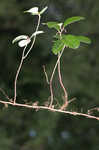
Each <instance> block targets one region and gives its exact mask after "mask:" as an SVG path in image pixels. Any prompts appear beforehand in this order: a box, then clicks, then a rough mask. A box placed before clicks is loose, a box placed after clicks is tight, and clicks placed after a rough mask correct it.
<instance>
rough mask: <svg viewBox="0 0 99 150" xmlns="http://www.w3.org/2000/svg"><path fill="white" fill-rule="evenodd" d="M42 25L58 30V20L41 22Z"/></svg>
mask: <svg viewBox="0 0 99 150" xmlns="http://www.w3.org/2000/svg"><path fill="white" fill-rule="evenodd" d="M43 24H44V25H47V26H48V27H49V28H54V29H56V30H60V23H58V22H47V23H43Z"/></svg>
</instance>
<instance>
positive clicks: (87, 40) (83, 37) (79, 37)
mask: <svg viewBox="0 0 99 150" xmlns="http://www.w3.org/2000/svg"><path fill="white" fill-rule="evenodd" d="M77 38H78V40H79V41H80V42H83V43H86V44H90V43H91V40H90V39H89V38H88V37H86V36H77Z"/></svg>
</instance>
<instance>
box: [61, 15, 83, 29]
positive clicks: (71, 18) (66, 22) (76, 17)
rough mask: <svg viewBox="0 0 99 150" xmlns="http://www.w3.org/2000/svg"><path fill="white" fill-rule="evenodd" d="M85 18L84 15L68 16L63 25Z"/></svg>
mask: <svg viewBox="0 0 99 150" xmlns="http://www.w3.org/2000/svg"><path fill="white" fill-rule="evenodd" d="M84 19H85V18H84V17H81V16H75V17H70V18H67V19H66V20H65V22H64V25H63V26H64V27H66V26H67V25H69V24H71V23H74V22H77V21H80V20H84Z"/></svg>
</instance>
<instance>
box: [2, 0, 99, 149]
mask: <svg viewBox="0 0 99 150" xmlns="http://www.w3.org/2000/svg"><path fill="white" fill-rule="evenodd" d="M34 6H37V7H39V8H40V9H42V8H44V7H45V6H48V10H47V11H46V13H45V14H43V16H42V22H47V21H59V22H62V21H64V19H66V18H68V17H71V16H78V15H80V16H84V17H85V18H86V20H84V21H81V22H79V23H75V24H73V25H70V26H69V27H68V28H67V31H69V32H70V33H73V34H78V35H79V34H81V35H85V36H88V37H90V38H91V40H92V44H91V45H81V46H80V48H79V49H77V50H72V49H66V50H65V52H64V54H63V57H62V60H61V71H62V76H63V80H64V84H65V87H66V88H67V91H68V94H69V98H73V97H76V100H75V101H74V102H72V103H71V104H70V106H69V108H68V110H73V111H79V112H80V111H82V112H86V111H87V110H88V109H91V108H93V107H96V106H97V107H98V106H99V41H98V40H99V31H98V30H99V1H98V0H0V88H2V89H4V91H6V93H7V94H8V95H9V97H13V91H14V89H13V88H14V85H13V84H14V77H15V74H16V70H17V67H18V65H19V62H20V59H21V54H22V50H21V48H19V47H18V46H17V44H14V45H12V40H13V39H14V38H15V37H16V36H18V35H21V34H28V35H30V34H31V33H32V32H33V31H35V27H36V22H37V17H33V16H31V15H29V14H24V13H23V11H24V10H27V9H30V8H31V7H34ZM40 30H44V31H45V34H42V35H40V36H38V37H37V40H36V43H35V46H34V49H33V50H32V52H31V54H30V55H29V57H28V58H27V59H26V61H25V63H24V65H23V68H22V71H21V73H20V76H19V79H18V84H17V93H18V97H17V102H20V103H23V102H24V101H25V102H26V101H27V102H31V101H32V102H34V101H39V103H40V104H43V103H44V102H45V101H46V100H47V99H48V97H49V95H50V93H49V88H48V85H47V84H46V81H45V76H44V72H43V68H42V66H43V65H46V71H47V72H48V75H49V76H50V75H51V71H52V68H53V67H54V64H55V61H56V56H54V55H53V54H52V52H51V47H52V40H53V35H54V33H55V31H54V30H49V29H48V28H47V27H45V26H42V25H41V27H40ZM53 85H54V90H55V96H56V98H57V99H59V100H60V101H61V98H62V95H63V91H62V90H61V89H60V86H59V83H58V78H57V75H56V77H55V78H54V83H53ZM0 99H2V100H5V97H4V96H3V94H2V93H0ZM0 108H1V109H0V150H67V149H69V150H99V122H98V121H96V120H93V119H87V118H84V117H77V116H70V115H66V114H65V115H64V114H59V113H53V112H47V111H37V112H35V111H34V110H29V109H26V108H19V107H17V108H16V107H11V106H9V107H8V108H5V107H4V106H3V105H2V104H0ZM94 114H95V115H99V114H98V113H97V112H94Z"/></svg>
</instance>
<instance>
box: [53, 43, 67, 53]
mask: <svg viewBox="0 0 99 150" xmlns="http://www.w3.org/2000/svg"><path fill="white" fill-rule="evenodd" d="M64 46H65V44H64V43H63V41H62V40H57V41H55V42H54V45H53V47H52V52H53V53H54V54H55V55H57V54H58V53H59V52H60V51H61V50H62V49H63V48H64Z"/></svg>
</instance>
